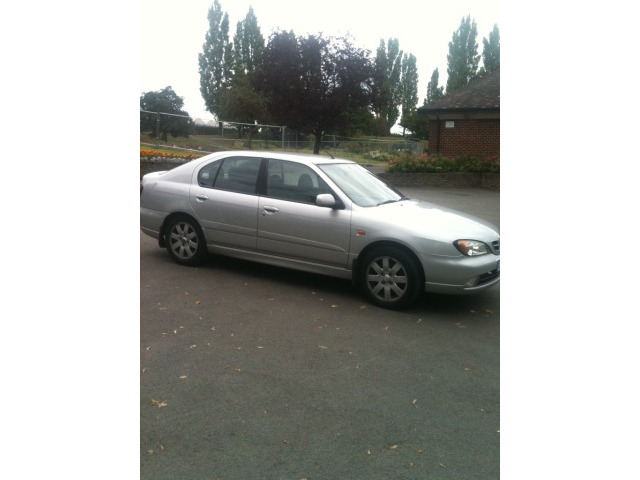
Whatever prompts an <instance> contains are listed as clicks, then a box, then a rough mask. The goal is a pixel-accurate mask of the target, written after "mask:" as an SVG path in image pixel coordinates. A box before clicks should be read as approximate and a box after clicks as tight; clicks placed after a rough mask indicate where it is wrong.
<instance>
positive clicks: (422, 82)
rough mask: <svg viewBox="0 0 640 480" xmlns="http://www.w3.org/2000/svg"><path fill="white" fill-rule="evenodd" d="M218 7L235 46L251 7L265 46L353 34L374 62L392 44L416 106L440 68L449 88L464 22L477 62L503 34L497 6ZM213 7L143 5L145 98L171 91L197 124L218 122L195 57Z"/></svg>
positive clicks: (400, 2)
mask: <svg viewBox="0 0 640 480" xmlns="http://www.w3.org/2000/svg"><path fill="white" fill-rule="evenodd" d="M220 4H221V7H222V11H223V12H226V13H228V14H229V25H230V27H229V30H230V31H229V34H230V37H231V38H232V37H233V34H234V33H235V30H236V24H237V22H239V21H241V20H244V18H245V17H246V15H247V13H248V11H249V7H250V6H251V7H253V11H254V13H255V16H256V18H257V20H258V25H259V27H260V30H261V33H262V35H263V36H264V38H265V42H266V41H267V40H268V37H269V35H270V34H271V33H272V32H273V31H276V30H278V29H282V30H287V31H289V30H293V31H294V33H295V34H296V35H308V34H317V33H323V34H324V35H325V36H331V35H346V34H350V35H351V36H352V37H353V40H354V43H355V44H356V45H357V46H359V47H361V48H366V49H369V50H371V52H372V55H375V52H376V50H377V48H378V46H379V44H380V40H381V39H383V40H384V41H385V43H386V41H387V40H388V39H389V38H397V39H398V41H399V43H400V48H401V49H402V50H403V51H405V52H408V53H412V54H413V55H414V56H415V57H416V60H417V66H418V81H419V85H418V99H419V100H418V104H419V105H422V101H423V99H424V98H425V97H426V94H427V84H428V83H429V81H430V79H431V74H432V73H433V71H434V70H435V69H436V68H438V70H439V73H440V78H439V85H440V86H444V85H446V78H447V53H448V49H449V42H450V41H451V38H452V35H453V32H454V31H455V30H457V29H458V28H459V27H460V22H461V20H462V18H463V17H466V16H467V15H470V16H471V18H472V19H473V20H475V22H476V25H477V27H478V37H477V42H478V53H480V54H481V53H482V39H483V38H488V37H489V33H490V32H491V30H492V29H493V26H494V25H496V24H497V25H498V28H501V25H500V8H499V6H500V1H499V0H483V1H478V0H448V1H446V2H442V1H438V2H436V1H433V0H396V1H394V2H389V3H386V4H385V3H377V4H376V3H373V2H371V1H370V0H369V1H362V0H352V1H345V0H324V1H323V2H318V3H317V4H311V3H301V2H299V1H298V0H221V1H220ZM212 5H213V0H189V1H178V0H140V93H141V94H142V93H143V92H148V91H158V90H161V89H163V88H165V87H167V86H171V87H172V88H173V90H174V91H175V92H176V94H177V95H178V96H180V97H182V98H183V100H184V110H185V111H187V112H188V113H189V115H191V116H192V117H193V118H202V119H205V120H207V119H211V118H213V116H212V115H211V114H210V113H209V112H207V110H206V108H205V104H204V101H203V100H202V96H201V94H200V74H199V72H198V54H199V53H201V52H202V45H203V43H204V40H205V35H206V33H207V30H208V28H209V24H208V20H207V12H208V10H209V8H210V7H211V6H212ZM316 5H318V6H317V7H316ZM374 5H375V6H374ZM381 6H382V7H381Z"/></svg>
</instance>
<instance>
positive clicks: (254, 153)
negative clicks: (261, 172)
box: [215, 150, 356, 165]
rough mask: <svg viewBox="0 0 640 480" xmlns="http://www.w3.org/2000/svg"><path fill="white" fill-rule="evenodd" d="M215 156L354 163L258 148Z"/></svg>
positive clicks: (322, 156) (309, 154)
mask: <svg viewBox="0 0 640 480" xmlns="http://www.w3.org/2000/svg"><path fill="white" fill-rule="evenodd" d="M215 155H216V158H222V157H227V156H238V157H259V158H273V159H276V160H290V161H294V162H300V163H307V164H308V163H311V164H314V165H323V164H327V163H356V162H354V161H352V160H346V159H344V158H332V157H331V156H329V155H328V154H326V155H314V154H311V153H286V152H268V151H260V150H229V151H225V152H217V153H216V154H215Z"/></svg>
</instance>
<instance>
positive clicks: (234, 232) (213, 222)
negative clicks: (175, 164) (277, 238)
mask: <svg viewBox="0 0 640 480" xmlns="http://www.w3.org/2000/svg"><path fill="white" fill-rule="evenodd" d="M261 161H262V159H260V158H255V157H242V156H232V157H227V158H224V159H222V160H218V161H215V162H212V163H210V164H208V165H205V166H204V167H202V168H200V170H199V171H198V173H197V181H196V182H194V183H193V187H192V188H191V194H190V200H191V206H192V208H193V210H194V211H195V213H196V215H197V217H198V220H199V222H200V225H201V226H202V229H203V231H204V234H205V237H206V239H207V243H208V244H214V245H217V246H220V247H226V248H234V249H242V250H255V249H256V238H257V231H258V205H259V197H258V194H257V181H258V173H259V171H260V163H261Z"/></svg>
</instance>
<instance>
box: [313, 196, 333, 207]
mask: <svg viewBox="0 0 640 480" xmlns="http://www.w3.org/2000/svg"><path fill="white" fill-rule="evenodd" d="M316 205H318V206H319V207H329V208H338V202H336V199H335V198H333V195H331V194H330V193H321V194H320V195H318V196H317V197H316Z"/></svg>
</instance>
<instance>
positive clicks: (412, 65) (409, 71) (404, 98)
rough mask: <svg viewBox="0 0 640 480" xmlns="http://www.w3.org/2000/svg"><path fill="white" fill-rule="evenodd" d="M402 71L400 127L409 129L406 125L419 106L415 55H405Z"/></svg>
mask: <svg viewBox="0 0 640 480" xmlns="http://www.w3.org/2000/svg"><path fill="white" fill-rule="evenodd" d="M401 70H402V71H401V78H400V85H399V86H400V89H399V93H400V95H399V97H400V98H399V99H400V105H401V107H402V117H401V118H400V125H401V126H402V127H403V128H407V127H406V126H405V124H406V123H407V122H408V120H409V117H410V116H411V115H412V114H413V112H415V111H416V105H417V104H418V67H417V63H416V57H415V56H414V55H413V54H411V53H410V54H406V53H405V54H404V56H403V57H402V67H401ZM404 133H405V132H404V130H403V132H402V134H403V135H404Z"/></svg>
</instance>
